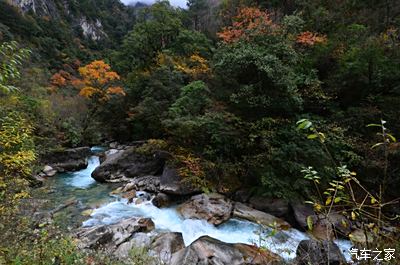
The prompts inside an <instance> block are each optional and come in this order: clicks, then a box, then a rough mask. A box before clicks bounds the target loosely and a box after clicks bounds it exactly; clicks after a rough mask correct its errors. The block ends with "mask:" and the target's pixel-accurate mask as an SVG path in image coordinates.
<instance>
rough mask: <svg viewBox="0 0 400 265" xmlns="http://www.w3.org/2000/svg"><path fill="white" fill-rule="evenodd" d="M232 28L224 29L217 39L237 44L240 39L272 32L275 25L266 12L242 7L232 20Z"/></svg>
mask: <svg viewBox="0 0 400 265" xmlns="http://www.w3.org/2000/svg"><path fill="white" fill-rule="evenodd" d="M233 20H234V22H233V23H232V26H229V27H224V28H223V30H222V32H219V33H217V35H218V37H220V38H221V39H222V41H223V42H225V43H233V42H237V41H239V40H240V39H249V38H250V37H251V36H256V35H262V34H267V33H271V32H273V31H274V30H275V29H276V28H277V25H276V24H274V23H273V22H272V20H271V18H270V14H269V13H268V12H267V11H262V10H260V9H259V8H256V7H243V8H241V9H239V10H238V15H237V16H235V17H234V18H233Z"/></svg>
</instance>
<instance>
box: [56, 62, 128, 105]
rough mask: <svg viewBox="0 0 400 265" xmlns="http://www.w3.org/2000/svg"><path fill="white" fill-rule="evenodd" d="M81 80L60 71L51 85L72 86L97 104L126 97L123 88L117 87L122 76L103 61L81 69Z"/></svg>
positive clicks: (79, 70)
mask: <svg viewBox="0 0 400 265" xmlns="http://www.w3.org/2000/svg"><path fill="white" fill-rule="evenodd" d="M78 72H79V74H80V78H77V77H74V76H72V75H71V74H70V73H68V72H65V71H59V72H58V73H56V74H54V75H53V76H52V78H51V85H52V87H53V89H54V87H64V86H67V85H71V86H73V87H75V88H77V89H79V95H80V96H82V97H84V98H87V99H91V100H93V101H95V102H96V103H104V102H107V101H108V100H109V99H110V98H111V96H113V95H115V96H125V91H124V89H123V88H122V87H121V86H118V85H116V83H117V82H118V81H119V80H120V76H119V75H118V74H117V73H116V72H114V71H112V70H111V67H110V65H108V64H106V63H105V62H104V61H102V60H97V61H93V62H92V63H90V64H88V65H86V66H83V67H79V69H78Z"/></svg>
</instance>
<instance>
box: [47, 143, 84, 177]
mask: <svg viewBox="0 0 400 265" xmlns="http://www.w3.org/2000/svg"><path fill="white" fill-rule="evenodd" d="M90 154H91V150H90V148H89V147H78V148H71V149H64V150H56V151H52V152H49V153H46V154H44V155H42V156H41V161H43V162H45V163H47V164H48V165H49V166H51V167H52V168H53V169H54V170H56V171H58V172H65V171H77V170H80V169H83V168H86V167H87V157H88V156H90Z"/></svg>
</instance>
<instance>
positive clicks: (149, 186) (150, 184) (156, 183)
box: [125, 176, 160, 193]
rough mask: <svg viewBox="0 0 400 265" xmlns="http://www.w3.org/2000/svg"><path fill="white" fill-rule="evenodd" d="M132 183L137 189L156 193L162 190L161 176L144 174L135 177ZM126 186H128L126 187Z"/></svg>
mask: <svg viewBox="0 0 400 265" xmlns="http://www.w3.org/2000/svg"><path fill="white" fill-rule="evenodd" d="M130 184H131V185H132V186H134V188H135V189H136V190H143V191H147V192H153V193H156V192H158V191H159V190H160V177H158V176H143V177H137V178H134V179H133V180H132V181H131V182H130ZM125 188H126V187H125Z"/></svg>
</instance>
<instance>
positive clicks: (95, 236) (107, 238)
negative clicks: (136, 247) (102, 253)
mask: <svg viewBox="0 0 400 265" xmlns="http://www.w3.org/2000/svg"><path fill="white" fill-rule="evenodd" d="M153 229H154V223H153V221H152V220H151V219H150V218H137V217H132V218H127V219H123V220H121V221H120V222H118V223H116V224H113V225H97V226H93V227H84V228H81V229H80V230H79V231H78V232H77V234H76V237H77V239H78V241H79V242H78V247H79V248H80V249H99V248H102V249H108V250H115V249H117V248H118V247H119V246H120V245H121V244H122V243H125V242H127V241H129V240H130V239H131V238H132V236H133V235H134V234H135V233H137V232H150V231H151V230H153Z"/></svg>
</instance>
